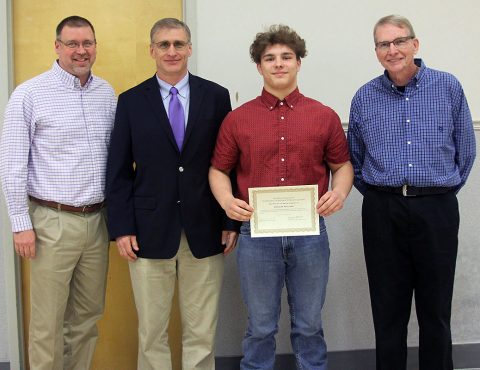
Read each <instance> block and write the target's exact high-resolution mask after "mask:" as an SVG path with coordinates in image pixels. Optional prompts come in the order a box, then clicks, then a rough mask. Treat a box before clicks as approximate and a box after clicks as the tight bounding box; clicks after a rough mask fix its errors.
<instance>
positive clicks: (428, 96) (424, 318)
mask: <svg viewBox="0 0 480 370" xmlns="http://www.w3.org/2000/svg"><path fill="white" fill-rule="evenodd" d="M374 41H375V51H376V54H377V58H378V60H379V62H380V63H381V64H382V66H383V67H384V68H385V72H384V74H383V75H381V76H379V77H377V78H375V79H373V80H372V81H370V82H368V83H367V84H365V85H364V86H362V87H361V88H360V89H359V90H358V92H357V93H356V94H355V96H354V98H353V101H352V106H351V111H350V124H349V130H348V142H349V147H350V151H351V159H352V164H353V167H354V171H355V182H354V184H355V187H356V188H357V189H358V190H359V191H360V192H361V193H362V194H363V195H364V200H363V208H362V220H363V221H362V230H363V244H364V249H365V260H366V265H367V272H368V280H369V286H370V297H371V303H372V312H373V321H374V326H375V336H376V350H377V370H385V369H387V370H397V369H398V370H400V369H402V370H405V368H406V358H407V325H408V321H409V318H410V310H411V305H412V296H413V294H415V303H416V311H417V318H418V324H419V333H420V343H419V347H420V348H419V364H420V370H427V369H428V370H451V369H453V364H452V340H451V332H450V316H451V302H452V292H453V281H454V275H455V262H456V257H457V246H458V226H459V212H458V202H457V198H456V193H457V192H458V191H459V190H460V188H461V187H462V186H463V185H464V184H465V181H466V180H467V177H468V175H469V173H470V170H471V168H472V165H473V161H474V159H475V136H474V132H473V125H472V118H471V115H470V111H469V109H468V104H467V101H466V99H465V95H464V93H463V90H462V87H461V85H460V83H459V82H458V81H457V79H456V78H455V77H454V76H452V75H451V74H448V73H445V72H439V71H436V70H433V69H430V68H427V67H426V66H425V64H424V63H423V61H422V60H420V59H415V58H414V56H415V54H416V53H417V52H418V48H419V41H418V39H417V38H416V36H415V33H414V31H413V28H412V25H411V24H410V22H409V21H408V20H407V19H406V18H404V17H401V16H396V15H390V16H386V17H384V18H381V19H380V20H379V21H378V22H377V24H376V25H375V28H374Z"/></svg>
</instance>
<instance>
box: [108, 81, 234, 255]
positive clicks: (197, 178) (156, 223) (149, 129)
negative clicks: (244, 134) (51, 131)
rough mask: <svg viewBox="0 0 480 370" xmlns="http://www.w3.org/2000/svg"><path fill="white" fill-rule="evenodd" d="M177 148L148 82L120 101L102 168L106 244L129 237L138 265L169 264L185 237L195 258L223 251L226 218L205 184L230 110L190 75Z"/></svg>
mask: <svg viewBox="0 0 480 370" xmlns="http://www.w3.org/2000/svg"><path fill="white" fill-rule="evenodd" d="M189 85H190V106H189V113H188V122H187V128H186V132H185V139H184V143H183V149H182V152H181V153H180V152H179V150H178V148H177V145H176V143H175V138H174V136H173V132H172V129H171V127H170V122H169V120H168V117H167V113H166V111H165V107H164V105H163V101H162V97H161V95H160V87H159V84H158V81H157V79H156V77H155V76H153V77H152V78H150V79H148V80H146V81H144V82H142V83H141V84H139V85H137V86H135V87H133V88H131V89H130V90H128V91H126V92H124V93H122V94H120V96H119V98H118V105H117V112H116V116H115V125H114V128H113V132H112V136H111V141H110V149H109V155H108V166H107V185H106V198H107V204H108V229H109V232H110V237H112V238H117V237H119V236H124V235H136V237H137V241H138V245H139V248H140V250H139V251H138V252H137V256H139V257H142V258H164V259H166V258H172V257H174V256H175V255H176V253H177V251H178V247H179V243H180V234H181V230H182V229H183V230H184V231H185V234H186V237H187V240H188V243H189V246H190V249H191V251H192V253H193V255H194V256H195V257H197V258H204V257H209V256H212V255H215V254H218V253H221V252H223V248H224V247H223V246H222V245H221V231H222V229H223V230H225V229H230V230H233V229H234V227H233V226H232V225H226V224H225V223H226V216H225V213H224V212H223V210H222V209H221V208H220V206H219V205H218V203H217V201H216V200H215V198H214V197H213V194H212V192H211V190H210V186H209V184H208V170H209V167H210V159H211V157H212V154H213V150H214V148H215V141H216V138H217V133H218V130H219V128H220V125H221V123H222V121H223V119H224V118H225V116H226V115H227V113H228V112H230V111H231V104H230V96H229V93H228V90H227V89H225V88H224V87H222V86H220V85H218V84H216V83H214V82H211V81H208V80H205V79H203V78H200V77H197V76H194V75H191V74H190V76H189Z"/></svg>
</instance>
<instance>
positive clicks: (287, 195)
mask: <svg viewBox="0 0 480 370" xmlns="http://www.w3.org/2000/svg"><path fill="white" fill-rule="evenodd" d="M248 197H249V200H250V205H251V206H252V207H253V208H254V211H253V215H252V218H251V219H250V231H251V236H252V238H258V237H267V236H299V235H319V234H320V226H319V216H318V214H317V212H316V205H317V202H318V185H302V186H277V187H263V188H249V189H248Z"/></svg>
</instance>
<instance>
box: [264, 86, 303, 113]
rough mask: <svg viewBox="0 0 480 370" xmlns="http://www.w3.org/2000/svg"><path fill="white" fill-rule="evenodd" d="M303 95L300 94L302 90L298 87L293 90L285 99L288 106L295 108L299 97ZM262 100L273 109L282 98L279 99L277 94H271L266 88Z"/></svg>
mask: <svg viewBox="0 0 480 370" xmlns="http://www.w3.org/2000/svg"><path fill="white" fill-rule="evenodd" d="M301 96H302V94H300V91H299V90H298V87H297V88H296V89H295V90H293V91H292V92H291V93H290V94H288V96H286V97H285V99H283V100H284V101H285V103H286V105H287V106H288V107H290V108H291V109H293V107H295V106H296V104H297V101H298V99H299V98H300V97H301ZM260 99H261V101H262V103H263V104H265V106H266V107H267V108H268V109H269V110H273V109H274V108H275V107H277V106H278V105H279V104H280V102H281V100H280V99H278V98H277V97H276V96H274V95H272V94H270V93H269V92H268V91H267V90H265V88H263V90H262V95H261V97H260Z"/></svg>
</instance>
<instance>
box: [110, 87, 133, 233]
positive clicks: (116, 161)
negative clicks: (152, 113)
mask: <svg viewBox="0 0 480 370" xmlns="http://www.w3.org/2000/svg"><path fill="white" fill-rule="evenodd" d="M134 181H135V168H134V157H133V152H132V134H131V128H130V120H129V112H128V106H127V98H126V97H125V95H120V96H119V98H118V105H117V110H116V114H115V123H114V127H113V131H112V136H111V140H110V148H109V153H108V162H107V180H106V199H107V207H108V217H107V220H108V221H107V223H108V230H109V233H110V237H111V238H113V239H115V238H117V237H120V236H124V235H136V223H135V212H134V199H133V185H134Z"/></svg>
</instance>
